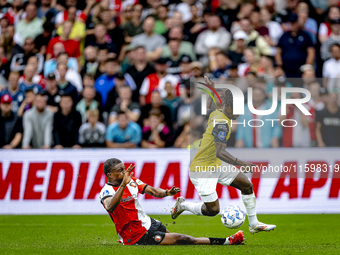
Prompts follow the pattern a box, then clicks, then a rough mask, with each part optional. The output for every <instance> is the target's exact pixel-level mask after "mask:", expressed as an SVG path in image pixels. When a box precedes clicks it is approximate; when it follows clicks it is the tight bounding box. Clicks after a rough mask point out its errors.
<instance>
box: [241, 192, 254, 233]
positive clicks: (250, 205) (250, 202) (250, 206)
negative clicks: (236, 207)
mask: <svg viewBox="0 0 340 255" xmlns="http://www.w3.org/2000/svg"><path fill="white" fill-rule="evenodd" d="M242 201H243V204H244V206H245V207H246V210H247V215H248V220H249V225H250V226H251V227H254V226H256V225H257V222H258V221H257V217H256V197H255V194H254V193H253V194H250V195H242Z"/></svg>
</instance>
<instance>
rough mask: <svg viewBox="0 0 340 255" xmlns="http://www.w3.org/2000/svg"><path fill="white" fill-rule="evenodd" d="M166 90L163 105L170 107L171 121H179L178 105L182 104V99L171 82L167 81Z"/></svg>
mask: <svg viewBox="0 0 340 255" xmlns="http://www.w3.org/2000/svg"><path fill="white" fill-rule="evenodd" d="M164 89H165V91H166V92H167V96H166V97H165V98H163V103H162V104H163V105H165V106H167V107H169V109H170V112H171V123H176V121H177V110H178V106H179V105H180V103H181V101H182V99H181V98H180V97H178V96H176V93H175V91H174V89H173V87H172V85H171V83H170V82H166V83H165V87H164Z"/></svg>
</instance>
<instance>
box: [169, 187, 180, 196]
mask: <svg viewBox="0 0 340 255" xmlns="http://www.w3.org/2000/svg"><path fill="white" fill-rule="evenodd" d="M178 192H181V189H180V188H176V187H175V186H173V187H172V188H171V189H170V190H168V195H169V196H174V195H176V194H177V193H178Z"/></svg>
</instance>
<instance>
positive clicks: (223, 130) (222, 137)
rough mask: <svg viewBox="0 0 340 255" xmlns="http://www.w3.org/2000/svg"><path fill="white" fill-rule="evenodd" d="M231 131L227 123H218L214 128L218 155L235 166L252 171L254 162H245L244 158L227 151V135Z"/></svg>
mask: <svg viewBox="0 0 340 255" xmlns="http://www.w3.org/2000/svg"><path fill="white" fill-rule="evenodd" d="M228 133H229V126H228V125H227V124H225V123H218V124H216V125H215V127H214V128H213V130H212V135H213V137H214V142H215V151H216V157H217V158H219V159H220V160H222V161H224V162H226V163H228V164H230V165H234V166H241V167H243V168H242V169H241V170H243V171H246V172H250V171H251V167H252V166H256V165H254V164H252V163H249V162H245V161H243V160H240V159H237V158H235V157H234V156H233V155H231V154H230V153H229V152H227V151H226V148H227V139H226V137H227V135H228Z"/></svg>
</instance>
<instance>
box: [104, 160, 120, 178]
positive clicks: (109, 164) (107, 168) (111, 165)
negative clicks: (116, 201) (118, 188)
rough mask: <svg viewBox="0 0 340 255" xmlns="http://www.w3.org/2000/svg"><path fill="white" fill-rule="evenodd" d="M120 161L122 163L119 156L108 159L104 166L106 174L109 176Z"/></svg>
mask: <svg viewBox="0 0 340 255" xmlns="http://www.w3.org/2000/svg"><path fill="white" fill-rule="evenodd" d="M120 163H122V161H121V160H120V159H117V158H110V159H108V160H106V161H105V163H104V167H103V169H104V174H105V175H106V176H107V175H108V174H109V173H110V172H111V170H112V169H113V168H114V167H115V166H116V165H118V164H120Z"/></svg>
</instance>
